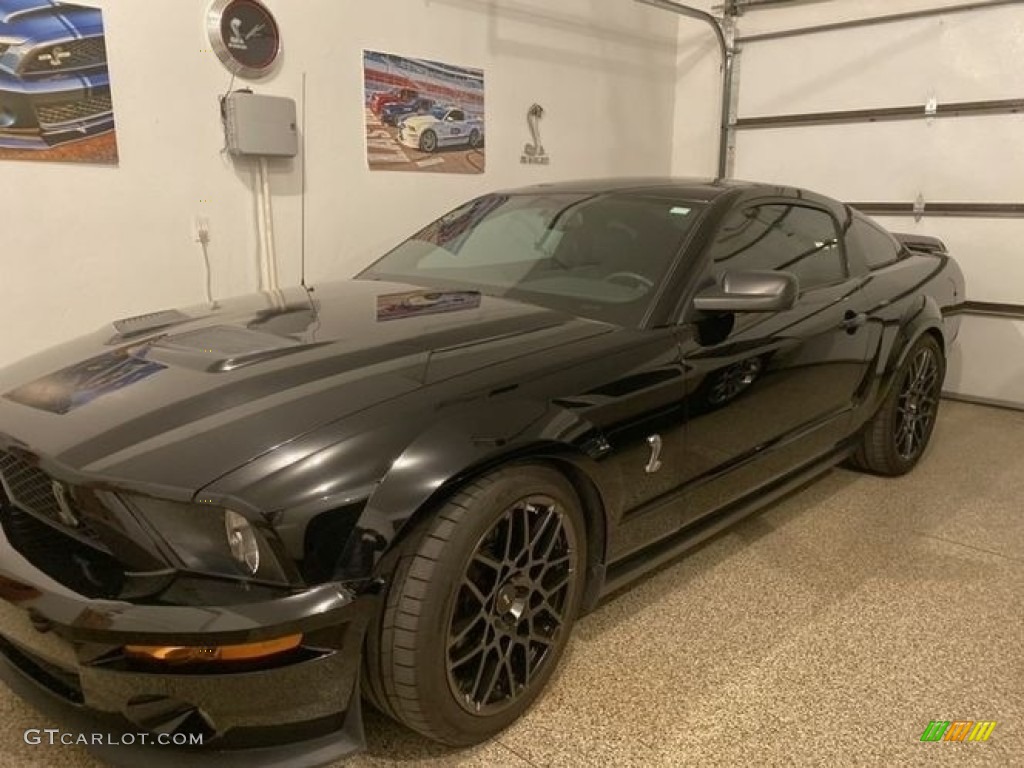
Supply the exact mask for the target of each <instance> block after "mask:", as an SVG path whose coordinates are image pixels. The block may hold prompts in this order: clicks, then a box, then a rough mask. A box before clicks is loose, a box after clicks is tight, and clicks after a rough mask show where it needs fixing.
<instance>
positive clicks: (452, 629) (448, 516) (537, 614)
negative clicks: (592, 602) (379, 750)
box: [364, 465, 587, 746]
mask: <svg viewBox="0 0 1024 768" xmlns="http://www.w3.org/2000/svg"><path fill="white" fill-rule="evenodd" d="M586 541H587V539H586V523H585V520H584V517H583V511H582V509H581V507H580V502H579V499H578V497H577V496H576V493H575V491H574V489H573V487H572V485H571V484H570V483H569V482H568V481H567V480H566V478H565V477H564V476H563V475H561V474H560V473H559V472H557V471H556V470H554V469H550V468H548V467H544V466H536V465H513V466H509V467H506V468H504V469H500V470H498V471H496V472H493V473H491V474H489V475H486V476H484V477H482V478H480V479H478V480H476V481H474V482H473V483H471V484H470V485H468V486H467V487H466V488H464V489H463V490H461V491H459V492H458V493H456V494H455V495H454V496H452V497H451V498H450V499H449V500H448V501H446V502H445V503H444V504H442V505H441V507H440V508H439V509H438V510H436V512H435V513H434V514H433V515H432V516H431V517H430V518H428V519H426V520H425V521H424V522H423V523H422V524H421V525H420V526H419V528H418V529H417V531H416V533H415V534H414V535H412V536H410V537H409V539H408V540H407V541H406V542H405V544H404V545H402V553H401V556H400V559H399V561H398V563H397V565H396V566H395V569H394V573H393V576H392V578H391V580H390V581H391V585H390V587H389V590H388V593H387V598H386V603H385V605H384V606H383V608H382V611H381V615H380V617H379V620H378V623H377V624H376V625H375V626H374V625H371V628H370V630H369V633H368V636H367V647H366V663H365V666H364V669H365V675H364V689H365V692H366V694H367V698H369V699H370V701H371V702H372V703H374V704H375V705H376V706H377V707H378V708H379V709H381V710H382V711H383V712H384V713H385V714H387V715H389V716H391V717H393V718H395V719H396V720H398V721H399V722H402V723H404V724H405V725H407V726H409V727H410V728H413V729H414V730H416V731H419V732H420V733H422V734H424V735H425V736H428V737H430V738H432V739H434V740H436V741H440V742H443V743H445V744H451V745H459V746H461V745H468V744H476V743H479V742H481V741H484V740H486V739H489V738H491V737H493V736H494V735H496V734H497V733H499V732H500V731H501V730H503V729H504V728H506V727H507V726H508V725H510V724H511V723H512V722H514V721H515V720H516V719H517V718H518V717H519V716H520V715H521V714H522V713H523V712H525V711H526V709H527V708H528V707H529V706H530V705H531V704H532V703H533V702H534V701H535V700H536V699H537V697H538V696H539V695H540V694H541V692H542V691H543V689H544V687H545V685H546V684H547V682H548V680H549V679H550V677H551V675H552V674H553V673H554V670H555V668H556V667H557V665H558V661H559V659H560V658H561V655H562V653H563V651H564V649H565V646H566V643H567V642H568V639H569V635H570V633H571V630H572V626H573V624H574V623H575V619H576V615H577V613H578V612H579V608H580V603H581V601H582V598H583V587H584V575H585V572H586V563H587V544H586Z"/></svg>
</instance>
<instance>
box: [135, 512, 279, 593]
mask: <svg viewBox="0 0 1024 768" xmlns="http://www.w3.org/2000/svg"><path fill="white" fill-rule="evenodd" d="M125 501H126V502H127V503H128V505H129V506H130V507H131V508H132V509H133V510H134V511H135V512H137V513H138V515H139V516H140V517H141V518H143V519H144V520H145V521H146V522H148V523H149V525H150V527H151V528H152V529H153V530H154V532H155V533H156V534H157V535H159V536H160V538H162V539H163V540H164V542H165V543H166V544H167V545H168V546H169V547H170V548H171V549H172V550H173V551H174V554H175V555H177V557H178V559H179V560H181V562H182V564H183V565H184V566H185V568H187V569H188V570H192V571H203V572H207V573H218V574H223V575H225V576H245V577H249V578H257V579H260V580H261V581H278V582H284V581H287V576H286V575H285V572H284V569H283V568H282V567H281V564H280V563H279V562H278V559H277V557H276V556H275V554H274V551H273V550H272V549H271V547H270V545H269V544H268V542H267V538H266V536H265V535H264V534H263V533H262V532H261V531H260V530H259V528H258V527H257V526H256V525H254V524H253V523H252V522H250V521H249V520H248V519H247V518H246V517H245V516H243V515H241V514H239V513H238V512H235V511H234V510H230V509H224V508H223V507H216V506H212V505H208V504H183V503H179V502H175V501H166V500H164V499H155V498H150V497H146V496H129V497H126V498H125Z"/></svg>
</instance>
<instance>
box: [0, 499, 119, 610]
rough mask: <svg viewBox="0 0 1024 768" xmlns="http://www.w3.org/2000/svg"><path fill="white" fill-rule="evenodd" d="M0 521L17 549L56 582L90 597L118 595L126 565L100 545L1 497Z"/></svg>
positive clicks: (9, 539)
mask: <svg viewBox="0 0 1024 768" xmlns="http://www.w3.org/2000/svg"><path fill="white" fill-rule="evenodd" d="M0 524H2V525H3V530H4V535H5V536H7V540H8V541H9V542H10V543H11V546H12V547H14V549H15V550H17V552H18V553H19V554H20V555H21V556H22V557H24V558H25V559H26V560H28V561H29V562H30V563H32V565H34V566H35V567H36V568H38V569H39V570H40V571H42V572H43V573H45V574H46V575H47V576H49V577H50V578H51V579H53V580H54V581H57V582H59V583H61V584H63V585H64V586H65V587H67V588H68V589H71V590H73V591H75V592H77V593H78V594H80V595H83V596H84V597H89V598H114V597H118V596H119V595H120V594H121V593H122V591H123V589H124V583H125V573H124V568H123V567H122V566H121V564H120V563H118V562H117V560H115V559H114V558H113V557H111V555H110V554H109V553H108V552H106V551H104V550H103V549H100V548H99V546H90V545H89V544H87V543H86V542H85V541H83V540H81V539H78V538H75V537H73V536H70V535H68V534H66V533H63V532H62V531H60V530H58V529H56V528H54V527H53V526H52V525H49V524H47V523H44V522H42V521H41V520H37V519H36V518H35V517H33V516H32V515H29V514H27V513H25V512H23V511H21V510H20V509H18V508H17V507H14V506H11V505H6V506H4V504H3V499H0Z"/></svg>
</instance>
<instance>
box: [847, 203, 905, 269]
mask: <svg viewBox="0 0 1024 768" xmlns="http://www.w3.org/2000/svg"><path fill="white" fill-rule="evenodd" d="M846 242H847V244H848V245H849V247H850V248H851V249H853V250H855V251H857V253H859V254H860V255H861V258H863V259H864V262H865V263H866V264H867V265H868V269H872V270H874V269H881V268H882V267H888V266H889V265H890V264H895V263H896V262H897V261H899V260H900V254H901V253H902V252H903V249H902V248H901V247H900V244H899V242H898V241H897V240H896V238H894V237H893V236H892V235H890V234H889V233H888V232H886V231H885V230H883V229H881V228H879V227H877V226H875V225H874V224H873V223H871V222H870V221H868V220H867V219H865V218H862V217H861V216H855V217H854V219H853V224H852V225H851V226H850V231H849V232H848V233H847V235H846Z"/></svg>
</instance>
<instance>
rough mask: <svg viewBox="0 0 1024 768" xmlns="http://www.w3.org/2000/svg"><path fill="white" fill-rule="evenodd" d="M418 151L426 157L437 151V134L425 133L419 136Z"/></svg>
mask: <svg viewBox="0 0 1024 768" xmlns="http://www.w3.org/2000/svg"><path fill="white" fill-rule="evenodd" d="M420 151H421V152H426V153H427V154H428V155H429V154H432V153H434V152H436V151H437V134H436V133H434V132H433V131H425V132H424V133H423V135H422V136H420Z"/></svg>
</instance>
